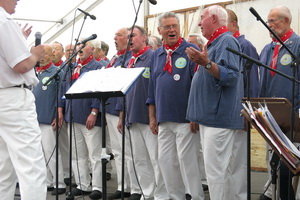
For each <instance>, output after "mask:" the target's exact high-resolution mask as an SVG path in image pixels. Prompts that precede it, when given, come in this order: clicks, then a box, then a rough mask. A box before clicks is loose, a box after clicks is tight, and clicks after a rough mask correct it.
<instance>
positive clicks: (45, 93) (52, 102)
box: [33, 64, 62, 124]
mask: <svg viewBox="0 0 300 200" xmlns="http://www.w3.org/2000/svg"><path fill="white" fill-rule="evenodd" d="M56 71H57V67H56V66H55V65H54V64H52V65H51V66H50V67H49V68H48V69H46V70H45V71H43V72H42V73H41V74H40V75H38V79H39V81H40V82H39V83H38V84H37V85H36V86H35V87H34V89H33V94H34V96H35V105H36V112H37V117H38V122H39V123H41V124H51V123H52V121H53V119H54V118H55V114H56V97H57V95H58V91H57V89H56V86H58V87H59V84H60V83H59V82H58V83H57V84H58V85H56V82H55V79H53V80H52V81H50V82H49V84H48V85H47V86H43V83H45V82H46V81H47V80H48V79H49V78H50V77H51V76H52V75H53V74H55V73H56ZM58 75H59V77H60V79H61V76H62V73H59V74H58Z"/></svg>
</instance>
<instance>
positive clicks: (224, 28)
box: [206, 26, 228, 47]
mask: <svg viewBox="0 0 300 200" xmlns="http://www.w3.org/2000/svg"><path fill="white" fill-rule="evenodd" d="M227 31H228V29H227V27H226V26H222V27H221V28H218V29H217V30H216V31H215V32H214V33H213V34H212V35H211V37H210V38H209V40H208V42H207V43H206V46H207V47H208V46H209V45H210V43H212V41H214V40H215V39H216V38H217V37H219V36H220V35H221V34H223V33H225V32H227Z"/></svg>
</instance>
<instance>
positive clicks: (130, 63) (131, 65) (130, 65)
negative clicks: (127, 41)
mask: <svg viewBox="0 0 300 200" xmlns="http://www.w3.org/2000/svg"><path fill="white" fill-rule="evenodd" d="M148 49H150V47H149V46H145V47H144V48H143V49H142V50H140V51H139V52H137V53H132V57H131V58H130V60H129V63H128V65H127V68H132V67H133V66H134V64H135V61H136V59H137V58H138V57H139V56H140V55H142V54H144V53H145V52H146V51H147V50H148Z"/></svg>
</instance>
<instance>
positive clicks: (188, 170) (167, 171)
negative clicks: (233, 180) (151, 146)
mask: <svg viewBox="0 0 300 200" xmlns="http://www.w3.org/2000/svg"><path fill="white" fill-rule="evenodd" d="M158 128H159V132H158V160H159V165H160V168H161V171H162V175H163V178H164V180H165V185H166V188H167V191H168V193H169V196H170V198H171V199H173V200H182V199H185V194H186V193H188V194H190V195H191V196H192V199H193V200H200V199H204V193H203V190H202V183H201V177H200V171H199V166H198V154H199V145H200V136H199V134H198V133H192V132H191V131H190V125H189V123H173V122H164V123H160V124H159V127H158Z"/></svg>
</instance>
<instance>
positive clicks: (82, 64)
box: [72, 55, 94, 80]
mask: <svg viewBox="0 0 300 200" xmlns="http://www.w3.org/2000/svg"><path fill="white" fill-rule="evenodd" d="M93 58H94V56H93V55H90V56H89V57H88V59H86V60H85V61H83V62H81V60H80V59H78V65H77V67H76V68H75V69H74V72H73V75H72V80H76V79H78V77H79V76H80V70H81V68H82V67H84V66H85V65H87V64H88V63H89V62H90V61H91V60H93Z"/></svg>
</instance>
